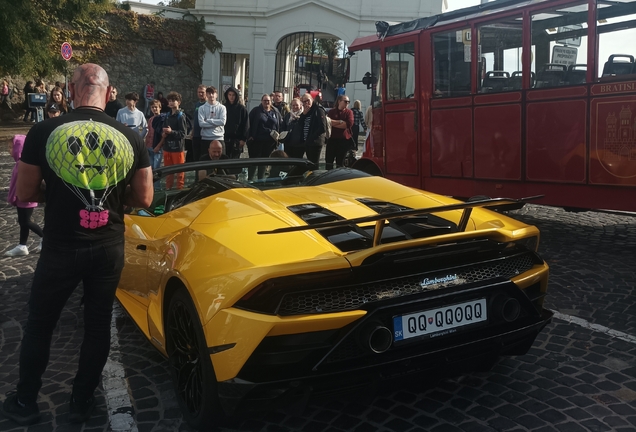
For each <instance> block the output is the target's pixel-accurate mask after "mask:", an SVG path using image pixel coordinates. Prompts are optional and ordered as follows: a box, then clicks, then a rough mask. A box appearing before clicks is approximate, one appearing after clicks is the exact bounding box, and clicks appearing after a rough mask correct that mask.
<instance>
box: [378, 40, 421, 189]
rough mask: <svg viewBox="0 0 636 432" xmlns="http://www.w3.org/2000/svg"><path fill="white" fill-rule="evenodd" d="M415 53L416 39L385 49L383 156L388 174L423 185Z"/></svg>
mask: <svg viewBox="0 0 636 432" xmlns="http://www.w3.org/2000/svg"><path fill="white" fill-rule="evenodd" d="M416 53H417V51H416V42H415V39H411V40H410V41H408V42H403V43H400V44H396V45H393V46H388V47H386V48H385V49H384V65H385V66H384V71H385V81H384V84H385V86H384V91H385V93H384V131H385V133H384V137H385V140H384V146H385V148H384V157H385V159H384V160H385V172H386V174H387V175H388V176H389V177H391V178H392V179H395V180H397V181H399V182H401V183H403V184H406V185H409V186H414V187H420V183H421V181H420V177H419V174H420V173H419V168H418V161H419V154H418V148H419V146H418V105H417V101H416V98H415V93H416V91H415V88H416V85H417V83H416V76H417V74H416V65H417V61H416V56H417V54H416Z"/></svg>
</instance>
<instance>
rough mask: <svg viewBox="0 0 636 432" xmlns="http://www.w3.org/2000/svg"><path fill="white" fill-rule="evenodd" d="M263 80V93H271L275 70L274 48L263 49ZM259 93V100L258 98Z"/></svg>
mask: <svg viewBox="0 0 636 432" xmlns="http://www.w3.org/2000/svg"><path fill="white" fill-rule="evenodd" d="M263 68H264V69H265V70H264V73H265V74H264V81H263V85H264V88H263V94H265V93H268V94H269V93H271V92H272V91H273V90H274V73H275V72H276V71H275V69H276V48H274V49H266V50H265V63H264V64H263ZM260 96H262V94H261V95H259V100H260Z"/></svg>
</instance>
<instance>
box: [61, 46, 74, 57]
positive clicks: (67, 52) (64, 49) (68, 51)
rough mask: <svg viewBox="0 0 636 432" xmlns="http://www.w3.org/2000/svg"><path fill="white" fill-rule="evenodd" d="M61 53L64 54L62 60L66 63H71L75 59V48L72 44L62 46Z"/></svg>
mask: <svg viewBox="0 0 636 432" xmlns="http://www.w3.org/2000/svg"><path fill="white" fill-rule="evenodd" d="M60 52H61V53H62V58H63V59H64V60H66V61H69V60H70V59H71V57H73V48H71V44H70V43H68V42H64V43H63V44H62V48H61V49H60Z"/></svg>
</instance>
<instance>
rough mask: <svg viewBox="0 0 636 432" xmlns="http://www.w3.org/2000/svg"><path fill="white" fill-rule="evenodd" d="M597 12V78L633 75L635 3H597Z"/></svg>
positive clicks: (624, 0)
mask: <svg viewBox="0 0 636 432" xmlns="http://www.w3.org/2000/svg"><path fill="white" fill-rule="evenodd" d="M597 13H598V16H597V22H598V27H597V31H598V68H599V69H598V76H599V79H600V80H602V81H605V80H616V79H625V78H622V77H621V76H622V75H633V74H636V66H634V57H636V45H634V41H635V40H636V0H622V1H621V2H617V1H605V0H599V1H598V8H597ZM629 79H634V78H633V76H632V77H630V78H629Z"/></svg>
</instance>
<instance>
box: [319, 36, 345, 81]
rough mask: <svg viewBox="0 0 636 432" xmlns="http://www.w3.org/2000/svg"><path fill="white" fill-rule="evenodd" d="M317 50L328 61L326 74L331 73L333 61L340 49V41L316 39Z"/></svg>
mask: <svg viewBox="0 0 636 432" xmlns="http://www.w3.org/2000/svg"><path fill="white" fill-rule="evenodd" d="M318 49H320V50H321V51H322V52H323V53H325V55H326V56H327V58H328V59H329V67H328V68H327V71H328V74H332V73H333V61H334V59H335V58H336V57H337V56H338V52H339V51H340V50H341V49H342V41H340V40H338V39H318Z"/></svg>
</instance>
